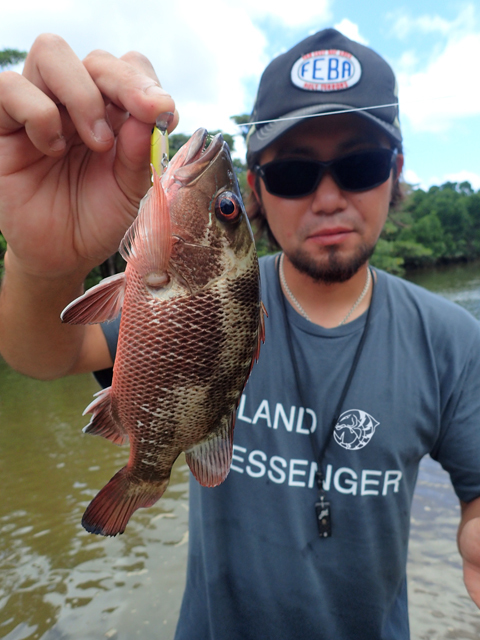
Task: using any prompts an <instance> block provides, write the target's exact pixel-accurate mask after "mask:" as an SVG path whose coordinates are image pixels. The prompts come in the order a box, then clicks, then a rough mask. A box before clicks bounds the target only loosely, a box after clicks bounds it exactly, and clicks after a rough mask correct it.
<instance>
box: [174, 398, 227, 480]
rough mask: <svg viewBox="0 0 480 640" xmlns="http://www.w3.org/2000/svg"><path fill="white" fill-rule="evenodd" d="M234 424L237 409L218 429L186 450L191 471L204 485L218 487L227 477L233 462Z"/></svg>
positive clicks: (186, 457)
mask: <svg viewBox="0 0 480 640" xmlns="http://www.w3.org/2000/svg"><path fill="white" fill-rule="evenodd" d="M234 426H235V411H233V412H232V414H231V416H230V419H229V420H228V421H225V424H224V425H222V427H221V428H220V429H219V430H218V431H216V432H215V433H213V434H211V435H210V436H209V437H208V438H207V439H205V440H203V441H202V442H199V443H198V444H196V445H195V446H194V447H192V448H191V449H187V450H186V451H185V459H186V461H187V464H188V466H189V467H190V471H191V472H192V473H193V475H194V476H195V478H196V479H197V480H198V482H199V483H200V484H201V485H202V486H203V487H216V486H217V485H219V484H221V483H222V482H223V481H224V480H225V478H226V477H227V475H228V472H229V471H230V465H231V462H232V447H233V429H234Z"/></svg>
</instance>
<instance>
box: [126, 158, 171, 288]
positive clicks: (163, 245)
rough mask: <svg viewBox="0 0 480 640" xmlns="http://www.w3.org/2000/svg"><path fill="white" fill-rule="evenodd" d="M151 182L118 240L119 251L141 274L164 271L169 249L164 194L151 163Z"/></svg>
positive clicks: (167, 214)
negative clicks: (119, 241) (131, 219)
mask: <svg viewBox="0 0 480 640" xmlns="http://www.w3.org/2000/svg"><path fill="white" fill-rule="evenodd" d="M152 172H153V186H152V187H151V189H150V190H149V191H148V193H147V195H146V196H145V197H144V198H143V200H142V202H141V203H140V209H139V212H138V216H137V217H136V218H135V220H134V222H133V224H132V225H131V227H130V228H129V229H128V231H127V233H126V234H125V236H124V237H123V240H122V242H121V243H120V249H119V251H120V254H121V255H122V257H123V258H124V259H125V260H126V261H127V262H128V264H130V265H131V266H132V267H133V268H134V269H135V271H137V272H138V273H139V274H140V275H141V276H147V275H148V274H149V273H156V274H159V273H164V272H165V271H166V269H167V267H168V264H169V261H170V255H171V253H172V231H171V223H170V212H169V208H168V202H167V196H166V195H165V192H164V190H163V187H162V183H161V180H160V178H159V176H158V174H157V172H156V171H155V169H154V168H153V167H152Z"/></svg>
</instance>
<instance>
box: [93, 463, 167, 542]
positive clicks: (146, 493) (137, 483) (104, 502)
mask: <svg viewBox="0 0 480 640" xmlns="http://www.w3.org/2000/svg"><path fill="white" fill-rule="evenodd" d="M168 481H169V478H166V479H164V480H162V481H160V482H157V483H152V482H145V481H141V480H139V479H138V478H136V477H134V476H133V474H131V473H130V471H129V469H128V467H124V468H123V469H120V471H118V472H117V473H116V474H115V475H114V476H113V478H112V479H111V480H110V482H108V484H106V485H105V486H104V487H103V489H102V490H101V491H100V492H99V493H98V494H97V495H96V496H95V498H94V499H93V500H92V501H91V503H90V504H89V505H88V507H87V509H86V511H85V513H84V514H83V518H82V525H83V527H84V528H85V529H86V530H87V531H88V532H89V533H95V534H99V535H102V536H116V535H117V534H118V533H123V532H124V531H125V527H126V526H127V524H128V521H129V520H130V517H131V516H132V514H133V512H134V511H136V510H137V509H140V508H146V507H151V506H152V505H154V504H155V502H157V500H159V499H160V498H161V497H162V495H163V493H164V491H165V489H166V488H167V485H168Z"/></svg>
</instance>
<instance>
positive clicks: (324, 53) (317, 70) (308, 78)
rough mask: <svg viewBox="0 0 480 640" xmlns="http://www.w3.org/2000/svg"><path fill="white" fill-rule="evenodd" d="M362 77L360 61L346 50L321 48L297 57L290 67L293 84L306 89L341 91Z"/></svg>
mask: <svg viewBox="0 0 480 640" xmlns="http://www.w3.org/2000/svg"><path fill="white" fill-rule="evenodd" d="M361 77H362V67H361V65H360V62H359V61H358V60H357V58H355V56H353V55H352V54H351V53H348V52H347V51H341V50H340V49H322V50H321V51H311V52H310V53H306V54H305V55H303V56H302V57H301V58H299V59H298V60H297V61H296V62H295V64H294V65H293V67H292V72H291V79H292V82H293V84H294V85H295V86H296V87H300V89H305V90H306V91H341V90H342V89H348V88H349V87H353V85H354V84H357V82H358V81H359V80H360V78H361Z"/></svg>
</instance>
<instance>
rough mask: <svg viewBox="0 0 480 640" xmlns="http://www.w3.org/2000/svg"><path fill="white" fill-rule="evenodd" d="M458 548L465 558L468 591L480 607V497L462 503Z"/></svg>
mask: <svg viewBox="0 0 480 640" xmlns="http://www.w3.org/2000/svg"><path fill="white" fill-rule="evenodd" d="M461 507H462V520H461V523H460V527H459V530H458V548H459V550H460V554H461V556H462V558H463V579H464V581H465V586H466V587H467V591H468V593H469V595H470V597H471V598H472V600H473V601H474V603H475V604H476V605H477V607H479V608H480V498H476V499H475V500H472V502H469V503H468V504H466V503H462V504H461Z"/></svg>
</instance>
